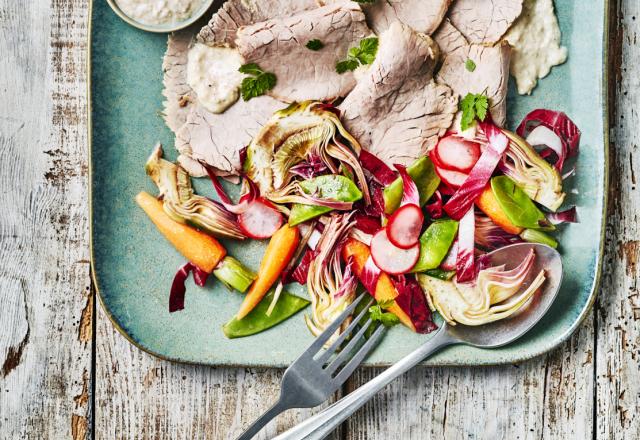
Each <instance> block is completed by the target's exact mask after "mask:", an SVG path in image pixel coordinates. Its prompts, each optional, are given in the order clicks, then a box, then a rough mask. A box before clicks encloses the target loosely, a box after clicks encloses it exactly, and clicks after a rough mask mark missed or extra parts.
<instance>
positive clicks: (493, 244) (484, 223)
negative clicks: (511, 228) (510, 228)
mask: <svg viewBox="0 0 640 440" xmlns="http://www.w3.org/2000/svg"><path fill="white" fill-rule="evenodd" d="M475 220H476V224H475V233H474V240H475V242H476V244H478V245H479V246H480V247H482V248H484V249H487V250H490V251H492V250H495V249H498V248H501V247H504V246H507V245H510V244H514V243H522V241H523V240H522V239H521V238H520V237H518V236H517V235H513V234H509V233H508V232H506V231H505V230H504V229H502V228H501V227H500V226H498V225H496V224H495V223H493V221H491V219H490V218H489V217H485V216H481V215H476V219H475Z"/></svg>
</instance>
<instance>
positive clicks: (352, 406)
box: [273, 323, 458, 440]
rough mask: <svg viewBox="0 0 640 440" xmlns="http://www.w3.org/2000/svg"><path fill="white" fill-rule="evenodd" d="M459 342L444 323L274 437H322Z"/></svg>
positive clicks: (315, 439) (307, 439)
mask: <svg viewBox="0 0 640 440" xmlns="http://www.w3.org/2000/svg"><path fill="white" fill-rule="evenodd" d="M456 342H458V340H457V339H455V338H453V337H452V336H451V335H450V334H449V332H448V331H447V325H446V323H443V324H442V327H441V328H440V330H438V332H437V333H436V334H435V335H434V336H433V337H432V338H431V339H430V340H429V341H428V342H426V343H425V344H423V345H421V346H420V347H419V348H417V349H416V350H414V351H413V352H412V353H410V354H408V355H407V356H405V357H404V358H402V359H401V360H399V361H398V362H396V363H395V364H393V365H392V366H391V367H389V368H387V369H386V370H385V371H383V372H382V373H380V374H379V375H378V376H376V377H375V378H373V379H372V380H370V381H369V382H368V383H366V384H364V385H362V386H361V387H360V388H358V389H357V390H355V391H353V392H351V393H349V394H348V395H347V396H345V397H343V398H342V399H340V400H338V401H337V402H336V403H334V404H333V405H331V406H329V407H328V408H326V409H325V410H323V411H322V412H320V413H318V414H316V415H315V416H313V417H311V418H309V419H307V420H305V421H304V422H302V423H300V424H299V425H297V426H295V427H293V428H291V429H290V430H288V431H286V432H284V433H282V434H280V435H279V436H277V437H275V438H274V439H273V440H302V439H304V440H322V439H323V438H325V436H327V435H328V434H329V433H331V431H333V430H334V429H335V428H337V427H338V426H339V425H340V424H341V423H342V422H343V421H345V420H346V419H347V418H349V416H351V415H352V414H353V413H354V412H356V411H357V410H358V408H360V407H361V406H362V405H364V404H365V403H366V402H367V401H369V399H371V398H372V397H373V396H374V395H375V394H376V393H377V392H378V391H380V390H381V389H382V388H384V387H385V386H387V385H388V384H389V383H391V381H393V380H394V379H395V378H396V377H398V376H401V375H402V374H404V373H405V372H407V371H409V370H410V369H411V368H413V367H414V366H416V365H417V364H418V363H419V362H420V361H422V360H424V359H425V358H427V357H428V356H430V355H432V354H433V353H435V352H437V351H438V350H440V349H441V348H444V347H446V346H448V345H451V344H454V343H456Z"/></svg>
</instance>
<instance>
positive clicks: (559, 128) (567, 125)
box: [516, 109, 580, 172]
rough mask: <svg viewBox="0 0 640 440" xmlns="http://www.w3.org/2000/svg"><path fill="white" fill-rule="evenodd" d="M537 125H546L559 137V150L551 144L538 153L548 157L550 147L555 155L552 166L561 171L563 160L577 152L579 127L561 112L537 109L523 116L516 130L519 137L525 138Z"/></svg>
mask: <svg viewBox="0 0 640 440" xmlns="http://www.w3.org/2000/svg"><path fill="white" fill-rule="evenodd" d="M539 125H543V126H545V127H547V128H548V129H550V130H551V131H553V132H554V133H555V134H556V135H557V136H558V137H559V138H560V141H561V143H562V149H561V150H560V151H557V148H554V147H553V145H546V147H547V150H543V151H542V152H541V153H540V155H541V156H542V157H545V156H547V157H548V156H549V152H550V151H549V149H551V150H552V151H553V152H554V153H555V156H557V160H556V161H555V164H554V166H555V168H556V169H557V170H558V171H559V172H562V168H563V167H564V162H565V160H566V159H567V158H569V157H571V156H573V155H575V154H577V153H578V145H579V144H580V129H578V126H577V125H576V124H574V122H573V121H572V120H571V119H569V117H568V116H567V115H566V114H565V113H563V112H557V111H553V110H547V109H537V110H534V111H532V112H531V113H529V114H528V115H527V116H525V117H524V119H523V120H522V122H521V123H520V125H519V126H518V129H517V130H516V132H517V133H518V135H519V136H520V137H522V138H526V137H527V136H528V135H529V133H531V131H533V129H535V128H536V127H538V126H539ZM545 158H546V157H545Z"/></svg>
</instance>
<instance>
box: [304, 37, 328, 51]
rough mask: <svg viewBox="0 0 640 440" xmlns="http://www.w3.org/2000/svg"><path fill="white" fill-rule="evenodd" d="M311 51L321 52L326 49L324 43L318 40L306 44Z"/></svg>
mask: <svg viewBox="0 0 640 440" xmlns="http://www.w3.org/2000/svg"><path fill="white" fill-rule="evenodd" d="M306 46H307V49H309V50H320V49H322V48H323V47H324V43H323V42H322V41H320V40H318V39H315V40H309V41H308V42H307V44H306Z"/></svg>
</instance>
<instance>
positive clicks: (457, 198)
mask: <svg viewBox="0 0 640 440" xmlns="http://www.w3.org/2000/svg"><path fill="white" fill-rule="evenodd" d="M480 128H481V129H482V131H483V132H484V134H485V135H486V137H487V140H488V143H487V147H486V148H485V150H484V152H483V153H482V155H481V156H480V159H478V161H477V162H476V164H475V165H474V167H473V169H472V170H471V172H470V173H469V177H468V178H467V179H466V180H465V181H464V183H463V184H462V186H461V187H460V188H459V189H458V191H456V193H455V194H454V195H453V196H452V197H451V198H450V199H449V201H448V202H447V203H446V204H445V205H444V210H445V212H446V213H447V214H449V217H451V218H452V219H454V220H460V219H461V218H462V216H463V215H465V214H466V213H467V212H468V211H469V208H471V207H472V206H473V203H474V202H475V201H476V200H477V199H478V197H479V196H480V194H481V193H482V191H483V190H484V188H485V186H486V185H487V182H489V179H490V178H491V175H492V174H493V172H494V170H495V169H496V166H497V165H498V162H499V161H500V158H501V157H502V155H503V154H504V152H505V150H506V149H507V146H508V144H509V140H508V138H507V137H506V136H505V135H504V134H503V133H502V131H501V130H500V129H499V128H498V127H496V126H495V125H493V124H491V123H488V122H483V123H481V124H480Z"/></svg>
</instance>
